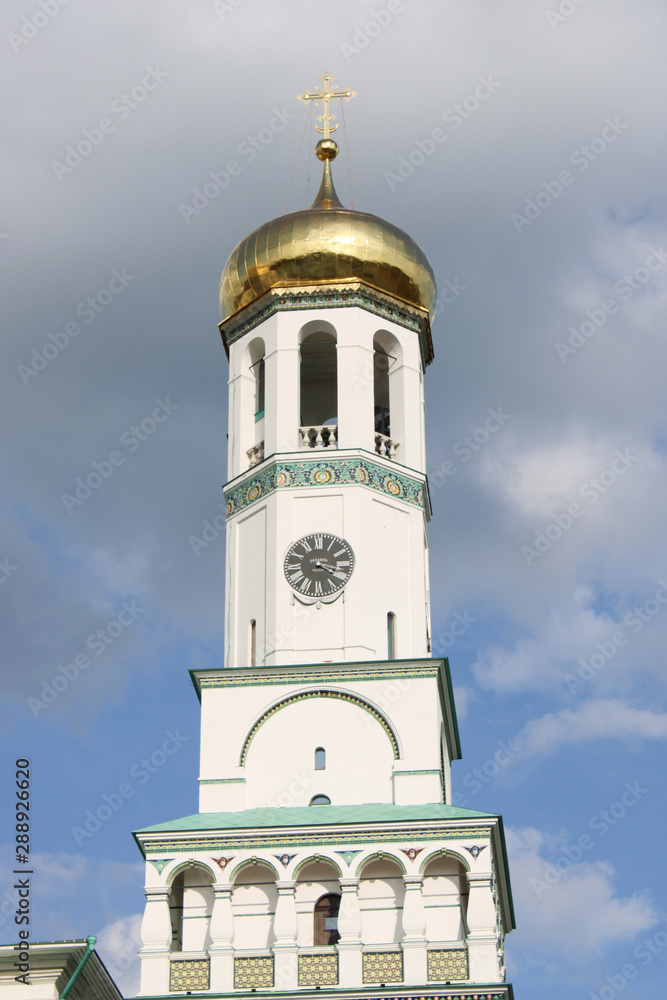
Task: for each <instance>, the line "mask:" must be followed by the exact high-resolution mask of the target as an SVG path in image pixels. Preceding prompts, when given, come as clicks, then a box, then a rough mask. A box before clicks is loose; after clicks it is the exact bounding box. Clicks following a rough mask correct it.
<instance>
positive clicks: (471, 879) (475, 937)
mask: <svg viewBox="0 0 667 1000" xmlns="http://www.w3.org/2000/svg"><path fill="white" fill-rule="evenodd" d="M467 874H468V892H469V896H468V917H467V923H468V957H469V961H470V979H471V980H472V982H474V983H493V982H498V981H500V978H501V976H500V963H499V960H498V921H497V917H496V907H495V902H494V898H493V885H492V881H491V875H490V874H480V875H473V874H471V873H470V872H468V873H467Z"/></svg>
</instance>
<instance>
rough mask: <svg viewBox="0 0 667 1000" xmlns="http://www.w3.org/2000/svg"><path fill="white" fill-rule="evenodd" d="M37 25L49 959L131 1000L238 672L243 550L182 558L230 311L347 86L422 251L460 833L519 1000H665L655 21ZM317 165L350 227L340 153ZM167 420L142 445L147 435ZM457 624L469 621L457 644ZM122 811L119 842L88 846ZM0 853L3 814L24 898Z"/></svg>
mask: <svg viewBox="0 0 667 1000" xmlns="http://www.w3.org/2000/svg"><path fill="white" fill-rule="evenodd" d="M394 7H395V5H394ZM39 10H40V8H39V7H38V5H35V6H34V8H33V7H30V8H28V7H26V5H25V4H19V3H16V2H13V3H7V4H5V5H4V7H3V11H2V14H1V15H0V17H1V20H2V30H1V31H0V34H1V35H2V37H3V39H4V41H3V44H4V45H5V58H4V59H3V62H2V68H1V69H0V73H1V74H2V78H3V83H4V85H5V86H4V90H5V92H7V93H10V94H11V100H10V101H8V102H5V105H4V107H3V109H2V111H1V112H0V114H1V115H2V129H1V130H0V136H1V139H0V141H1V142H2V146H3V153H4V157H3V160H4V164H5V169H4V185H3V190H4V195H3V206H2V212H1V214H0V255H1V257H2V268H3V272H4V278H5V282H4V288H5V291H4V292H3V311H4V313H5V316H4V324H3V329H4V331H5V336H4V362H5V363H4V365H3V368H2V374H1V375H0V378H1V379H2V383H1V385H2V391H1V392H0V407H2V411H3V417H4V427H5V434H4V436H3V437H4V440H3V451H2V462H3V474H4V481H5V483H6V484H7V486H6V490H5V491H4V492H3V497H2V499H0V519H1V524H2V533H1V535H0V537H1V539H2V541H1V546H2V549H1V550H0V616H1V620H2V630H3V653H4V656H3V681H4V695H5V696H4V699H3V703H2V709H1V711H2V716H1V718H2V723H3V726H2V733H3V736H2V761H3V768H2V774H3V779H2V781H3V786H2V787H3V794H4V795H5V797H6V798H7V799H8V800H10V798H11V792H12V787H13V786H12V780H13V777H12V776H13V762H14V760H16V759H17V758H18V757H23V756H29V757H30V758H31V760H32V771H33V792H34V798H33V801H34V831H33V833H34V849H35V851H36V854H37V858H36V861H35V865H36V871H37V876H36V880H35V911H34V912H35V924H34V928H33V930H34V934H35V937H38V938H43V939H44V938H46V939H48V938H62V937H80V936H85V935H87V934H91V933H94V934H99V936H100V950H101V954H102V957H103V958H105V959H106V961H107V963H108V965H109V966H110V968H111V969H112V971H113V972H114V974H115V975H116V976H117V978H118V981H119V982H120V983H121V985H122V986H123V987H124V988H125V989H126V990H127V991H128V995H129V994H130V992H131V990H132V989H134V988H136V963H134V962H133V958H132V955H133V952H134V950H135V943H136V935H137V929H138V923H139V920H140V914H141V912H142V907H143V892H142V883H143V875H142V866H141V864H140V856H139V853H138V851H137V849H136V846H135V844H134V842H133V840H132V837H131V835H130V831H131V830H132V829H136V828H137V827H140V826H146V825H148V824H150V823H157V822H161V821H164V820H167V819H170V818H174V817H175V816H176V815H186V814H188V813H189V812H193V811H195V809H196V778H197V768H198V747H197V742H198V703H197V699H196V697H195V694H194V691H193V690H192V688H191V685H190V681H189V677H188V673H187V671H188V669H189V668H192V667H205V666H220V665H221V664H222V649H223V644H222V626H223V609H224V593H223V565H224V541H223V539H222V537H220V538H218V539H217V540H215V541H213V542H212V543H211V544H210V545H209V547H208V548H206V549H205V550H201V551H200V552H199V553H198V554H197V555H195V553H194V552H193V550H192V547H191V545H190V544H189V541H188V539H189V538H190V536H192V535H194V534H198V533H199V532H200V531H201V526H202V524H203V522H204V521H207V520H212V519H213V518H214V517H215V516H216V514H217V513H218V512H219V504H220V502H221V500H222V496H221V491H220V486H221V484H222V483H223V481H224V479H225V468H226V466H225V431H226V391H227V389H226V379H227V363H226V360H225V357H224V352H223V349H222V346H221V344H220V341H219V335H218V332H217V329H216V324H217V321H218V316H217V313H216V301H217V286H218V281H219V277H220V272H221V271H222V268H223V265H224V263H225V260H226V258H227V256H228V254H229V253H230V251H231V250H232V249H233V248H234V246H235V245H236V243H237V242H238V241H239V240H240V239H241V238H242V237H243V236H244V235H246V234H247V233H248V232H250V231H251V230H252V229H253V228H255V227H256V226H257V225H259V224H261V223H262V222H264V221H266V220H267V219H270V218H273V217H275V216H277V215H279V214H280V212H281V211H282V209H283V205H284V204H285V200H286V197H287V195H288V190H289V201H288V210H292V209H296V208H299V207H302V206H304V205H306V204H308V203H309V202H310V201H311V200H312V198H313V196H314V194H315V186H316V181H315V179H314V178H315V177H316V176H317V171H316V166H313V165H311V170H310V178H309V176H308V174H309V170H308V160H307V156H306V153H305V152H302V155H301V157H300V160H299V161H298V163H297V168H296V172H295V175H294V180H293V183H292V185H291V188H290V178H291V176H292V171H293V168H294V162H295V159H296V158H297V153H298V151H299V147H300V144H301V142H302V133H303V129H304V124H305V115H306V112H305V110H304V107H303V105H302V104H300V102H298V101H297V100H296V95H297V94H299V93H301V92H303V91H304V90H305V89H312V88H313V86H314V85H315V82H316V80H317V78H318V77H319V76H320V75H321V74H322V73H323V72H324V70H325V69H327V68H328V69H329V70H330V71H331V72H332V73H333V74H334V75H335V76H336V77H337V82H338V83H339V84H340V85H341V86H343V87H345V86H349V87H351V88H352V89H354V90H356V91H357V92H358V95H359V96H358V97H357V98H355V99H354V100H353V101H352V102H350V103H349V104H347V105H346V106H345V113H346V124H347V133H348V137H349V143H350V149H351V158H352V167H353V170H354V178H355V183H356V191H357V196H358V201H359V206H360V208H362V209H363V210H365V211H368V212H372V213H374V214H376V215H380V216H382V217H383V218H386V219H388V220H390V221H391V222H393V223H395V224H396V225H398V226H400V227H402V228H403V229H405V230H406V231H407V232H409V233H410V234H411V235H412V236H413V237H414V238H415V239H416V240H417V241H418V242H419V244H420V245H421V246H422V247H423V249H424V250H425V251H426V253H427V255H428V257H429V259H430V260H431V263H432V265H433V268H434V271H435V274H436V277H437V280H438V285H439V293H440V296H441V298H440V301H439V307H438V313H437V316H436V319H435V322H434V324H433V337H434V344H435V353H436V360H435V363H434V365H433V366H431V367H430V368H429V369H428V371H427V375H426V392H427V424H428V462H427V464H428V470H429V477H430V488H431V497H432V502H433V509H434V518H433V521H432V523H431V526H430V542H431V572H432V591H433V634H434V637H435V639H436V651H437V652H439V653H442V654H447V655H448V656H449V657H450V662H451V669H452V675H453V679H454V684H455V687H456V694H457V706H458V711H459V721H460V727H461V736H462V746H463V754H464V757H463V760H462V761H461V762H460V763H458V764H457V765H455V768H454V785H455V791H456V794H457V796H459V799H458V801H459V802H461V804H463V803H462V799H465V804H466V805H468V806H469V807H470V808H473V809H482V810H485V811H498V812H501V813H502V814H503V815H504V819H505V824H506V828H507V832H508V845H509V850H510V859H511V872H512V883H513V889H514V896H515V903H516V912H517V924H518V928H517V930H516V931H515V932H514V933H513V934H512V935H511V936H510V937H509V938H508V942H507V947H508V976H509V978H510V979H511V980H512V981H513V983H514V986H515V991H516V995H517V998H521V997H522V996H528V995H531V994H535V993H536V992H537V993H538V995H539V996H540V997H541V998H544V1000H551V998H554V1000H555V998H556V997H558V998H560V997H561V996H562V993H563V991H564V990H567V991H568V993H569V994H571V995H572V996H581V997H582V1000H584V998H585V1000H590V997H591V996H593V997H600V996H601V997H602V998H603V1000H604V998H605V997H609V996H611V993H610V992H609V991H610V990H612V991H614V994H613V995H616V993H619V994H621V993H622V995H623V997H624V998H628V1000H644V998H648V997H651V998H653V997H654V996H655V994H656V989H657V987H658V985H659V984H661V983H662V982H664V979H665V970H666V968H667V947H666V946H665V943H667V938H666V937H665V935H664V930H665V927H666V925H667V910H666V909H665V906H664V898H665V873H664V866H662V865H660V864H659V863H656V859H659V858H660V855H661V849H660V848H661V844H662V841H663V839H664V835H663V822H662V821H663V818H664V815H665V807H664V792H663V785H664V781H663V774H664V745H665V739H667V710H666V708H665V657H664V649H665V641H666V639H667V603H665V600H667V586H666V585H665V583H664V581H665V580H667V561H666V559H665V531H664V493H665V484H666V480H667V467H666V463H665V447H664V442H665V440H666V433H667V428H666V426H665V411H664V371H665V361H666V358H665V354H666V350H667V349H666V346H665V343H666V342H665V336H664V330H665V328H666V322H665V321H666V320H667V250H666V246H667V239H666V232H665V222H666V219H665V214H666V199H665V189H664V162H665V139H664V128H663V123H664V120H665V111H666V107H665V101H666V98H665V94H666V93H667V87H666V86H665V83H666V81H665V62H664V51H665V43H666V41H667V18H666V13H665V9H664V5H663V4H661V3H659V2H658V0H636V2H634V3H633V4H632V6H630V5H629V4H627V3H622V2H621V0H604V2H602V0H587V2H585V3H579V4H576V3H571V4H570V3H567V2H558V0H534V2H531V3H529V4H528V3H525V2H522V0H505V2H504V3H503V4H502V5H501V4H493V3H488V2H482V0H465V2H464V0H448V2H447V3H442V2H441V0H438V2H436V0H411V2H408V0H404V2H403V3H402V4H401V5H400V10H396V11H395V13H394V14H392V17H391V18H390V19H389V20H388V21H387V19H386V18H381V17H379V15H378V16H375V15H377V12H378V11H380V10H384V6H383V5H382V4H381V3H369V2H366V0H359V2H344V3H339V4H336V5H326V6H325V5H321V4H313V3H309V2H306V0H292V2H289V3H288V2H286V0H273V2H271V3H268V2H267V0H236V2H231V0H230V2H229V3H224V2H218V3H217V4H216V3H212V2H207V0H202V2H201V3H196V4H193V3H185V0H163V2H161V3H159V4H158V3H149V4H145V5H142V6H141V7H140V8H137V5H136V4H132V5H131V4H129V3H127V2H125V0H121V2H118V3H116V4H114V5H112V6H109V7H108V8H107V7H106V6H105V7H100V6H98V5H84V4H71V5H70V4H68V5H65V6H63V7H62V8H59V9H58V10H57V12H56V13H55V14H53V15H49V16H48V17H47V18H46V20H45V19H44V17H41V16H40V17H37V18H36V19H35V18H34V15H35V12H38V11H39ZM25 18H27V19H28V21H27V22H26V21H25V20H24V19H25ZM31 18H32V20H31ZM378 18H379V20H378ZM380 21H384V22H385V23H383V24H380V23H379V22H380ZM136 88H140V89H139V90H137V89H136ZM133 92H134V94H135V97H134V98H132V93H133ZM125 95H129V97H127V98H126V96H125ZM138 98H140V99H138ZM277 113H279V115H278V118H276V114H277ZM272 122H273V125H272V124H271V123H272ZM103 123H104V124H103ZM279 126H282V127H279ZM341 131H342V130H341ZM252 136H257V137H261V138H258V139H257V140H256V141H255V142H253V141H251V139H250V137H252ZM443 137H444V138H443ZM82 140H86V141H87V142H88V143H89V146H90V150H89V151H88V147H87V146H86V145H85V144H84V146H83V147H81V148H82V149H83V150H85V151H86V152H85V155H83V156H81V157H80V162H77V156H76V155H73V154H71V153H68V147H71V146H74V147H76V146H77V144H79V143H80V142H81V141H82ZM311 146H312V139H311V137H308V136H306V138H305V139H304V140H303V150H306V149H309V148H310V147H311ZM230 161H235V162H236V163H237V164H239V170H237V171H230V170H229V164H230ZM334 173H335V179H336V184H337V188H338V193H339V196H340V197H341V199H342V200H343V202H344V203H345V204H347V205H349V204H350V189H349V185H348V182H347V176H346V175H347V170H346V168H345V164H344V162H343V159H342V158H341V159H339V161H338V162H337V164H336V165H335V170H334ZM211 174H213V175H214V177H215V176H217V178H218V180H217V181H215V182H214V181H212V178H211ZM207 184H209V185H212V186H209V187H208V188H205V187H204V186H205V185H207ZM204 190H207V191H208V195H206V194H203V195H200V196H197V191H200V192H203V191H204ZM192 209H195V211H192ZM90 300H92V304H91V301H90ZM45 348H46V350H45ZM156 407H157V408H161V409H160V414H161V415H162V414H165V415H166V416H165V419H164V420H163V421H161V422H159V423H156V424H155V430H154V432H152V433H150V434H147V435H144V436H143V438H144V439H143V440H142V439H141V438H139V437H138V436H137V435H136V434H135V432H133V431H132V428H133V427H135V426H137V425H141V423H142V421H146V420H149V419H150V418H151V415H152V414H153V412H154V411H155V409H156ZM492 414H495V416H494V417H493V419H492V420H491V422H489V420H490V418H491V416H492ZM490 427H492V428H493V429H492V430H489V428H490ZM112 456H115V457H113V458H112ZM100 470H102V471H100ZM93 471H97V472H98V474H99V476H100V483H99V486H97V487H95V489H92V490H90V495H88V496H86V495H84V494H83V493H81V491H80V496H79V497H77V496H76V489H77V481H78V480H79V479H85V478H86V477H87V476H88V475H89V474H90V473H91V472H93ZM72 497H74V498H75V500H74V501H73V500H72V499H71V498H72ZM68 498H69V499H68ZM75 501H76V502H75ZM3 560H4V562H3ZM457 615H458V616H459V619H458V620H459V621H460V620H461V618H465V620H466V622H467V623H468V625H469V627H467V629H466V631H465V633H464V634H463V635H462V636H460V637H458V638H456V639H455V641H452V639H453V637H452V635H451V634H450V626H451V623H452V622H453V621H454V620H455V618H456V616H457ZM473 619H474V620H473ZM99 633H102V636H101V637H100V634H99ZM438 643H439V645H438ZM77 657H78V658H79V659H78V661H77ZM84 662H85V666H83V665H82V664H83V663H84ZM77 663H78V664H79V666H77ZM61 668H64V672H63V670H61ZM68 671H69V677H68V676H67V675H68ZM56 676H60V677H61V678H63V677H65V679H66V680H67V683H66V684H65V683H64V681H63V680H61V681H59V682H58V686H59V687H60V688H61V690H60V691H58V692H55V693H56V694H57V697H55V698H54V699H52V701H51V702H50V703H48V704H47V703H46V702H45V700H44V693H45V692H47V697H48V690H50V688H51V685H52V681H53V679H54V677H56ZM44 685H47V687H44ZM31 699H32V700H31ZM40 703H42V704H41V707H40ZM169 734H171V736H169ZM168 738H171V739H172V740H173V739H174V738H175V743H174V742H172V743H171V744H170V746H174V745H176V746H177V749H176V751H175V752H173V753H172V754H170V755H166V754H163V755H162V756H164V757H165V760H164V762H163V763H161V764H160V766H158V767H154V768H153V773H149V772H148V771H147V770H146V768H145V766H144V765H143V764H142V760H143V759H146V758H149V759H150V758H151V755H155V754H157V755H158V756H157V759H158V760H160V759H161V757H160V754H159V751H160V748H161V747H162V745H163V744H164V741H165V740H166V739H168ZM499 751H503V752H502V753H501V755H500V758H499V757H498V754H499ZM499 759H501V760H502V765H499V764H498V760H499ZM121 786H122V787H123V788H124V789H125V794H124V795H123V794H121V793H120V792H119V789H120V788H121ZM105 796H106V798H105ZM119 798H120V803H119V801H118V800H119ZM107 801H111V802H113V803H115V804H116V805H117V808H115V809H114V811H113V815H112V816H111V817H110V818H109V819H108V821H106V822H105V823H104V824H102V825H101V828H100V829H99V830H98V831H96V832H95V833H94V834H93V835H92V836H90V837H85V838H81V837H80V836H77V834H76V832H73V828H76V827H81V825H82V823H83V821H84V820H85V817H86V813H87V810H92V811H95V810H96V809H97V807H98V806H99V805H100V804H101V803H103V802H107ZM605 817H607V818H605ZM11 834H12V831H11V829H10V828H9V826H8V825H7V820H5V821H4V823H3V826H2V834H1V836H0V865H2V869H3V882H4V883H5V884H6V885H10V884H11V883H10V881H9V870H10V867H11V864H10V862H11ZM639 862H641V864H640V863H639ZM5 876H6V877H5ZM4 891H5V890H4V889H3V892H4ZM3 900H4V901H5V902H6V898H5V897H3ZM5 910H6V907H5V908H4V909H3V908H2V907H0V919H2V920H3V921H4V922H3V923H2V931H3V933H2V935H1V936H2V938H3V940H11V925H10V924H9V923H8V921H7V918H6V913H5ZM645 942H648V944H645ZM663 942H665V943H663ZM647 956H648V957H647ZM624 967H628V968H631V969H632V970H634V973H633V974H632V975H627V977H626V979H627V981H623V982H622V981H621V980H622V979H623V977H625V976H626V974H625V973H623V971H622V970H623V968H624ZM626 972H627V968H626Z"/></svg>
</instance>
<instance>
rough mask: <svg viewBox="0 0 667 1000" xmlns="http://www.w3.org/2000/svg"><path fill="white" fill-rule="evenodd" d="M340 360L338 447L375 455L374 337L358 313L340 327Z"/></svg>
mask: <svg viewBox="0 0 667 1000" xmlns="http://www.w3.org/2000/svg"><path fill="white" fill-rule="evenodd" d="M362 343H363V345H364V346H361V344H362ZM337 356H338V447H339V448H364V449H365V450H366V451H370V452H374V451H375V416H374V368H373V333H372V328H370V327H369V326H366V328H365V329H364V328H363V327H362V325H361V324H360V323H359V322H358V316H357V315H356V310H352V315H351V316H350V319H348V320H347V322H346V323H341V324H340V328H339V330H338V344H337Z"/></svg>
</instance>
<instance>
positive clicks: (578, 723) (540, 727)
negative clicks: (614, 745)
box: [516, 699, 667, 760]
mask: <svg viewBox="0 0 667 1000" xmlns="http://www.w3.org/2000/svg"><path fill="white" fill-rule="evenodd" d="M516 739H517V741H518V742H519V743H521V745H522V746H523V748H524V753H523V755H522V759H524V760H525V759H528V758H530V757H540V756H547V755H550V754H553V753H555V752H556V751H557V750H558V749H560V747H563V746H574V745H577V744H580V743H585V742H588V741H590V740H596V739H608V740H614V739H615V740H664V739H667V712H651V711H649V710H648V709H641V708H633V707H632V706H631V705H627V704H626V703H625V702H623V701H621V700H619V699H615V700H607V701H586V702H584V703H583V704H582V705H578V706H577V707H576V708H574V709H572V708H564V709H562V710H561V711H559V712H549V713H547V714H546V715H543V716H542V717H541V718H540V719H533V720H531V721H530V722H529V723H528V724H527V725H525V726H524V727H523V729H522V730H520V732H519V733H518V734H517V737H516Z"/></svg>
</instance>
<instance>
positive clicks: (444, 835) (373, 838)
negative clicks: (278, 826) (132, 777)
mask: <svg viewBox="0 0 667 1000" xmlns="http://www.w3.org/2000/svg"><path fill="white" fill-rule="evenodd" d="M414 835H415V834H414V831H410V832H406V831H405V830H402V831H401V830H399V831H397V832H396V833H390V832H388V831H385V830H383V831H382V836H381V837H379V836H378V834H377V833H368V834H366V833H360V834H359V833H358V834H356V835H355V838H354V839H355V845H356V844H391V843H396V842H398V843H400V842H401V841H402V842H403V843H405V841H406V840H408V839H409V838H411V837H414ZM480 836H487V837H490V836H491V830H490V829H484V828H482V829H480V828H476V829H467V828H466V829H454V830H448V829H447V828H446V827H445V826H441V827H439V828H437V829H433V830H423V831H421V830H420V831H419V838H420V840H426V841H429V840H435V841H438V840H443V841H444V840H467V839H470V838H472V837H480ZM340 840H341V838H340V835H338V836H329V835H327V834H324V835H323V834H321V833H320V834H314V835H313V836H312V837H308V836H305V837H304V836H290V835H289V834H283V833H282V832H281V836H280V839H277V838H276V836H275V834H274V835H273V836H270V837H266V838H265V839H263V840H260V839H252V840H251V839H248V840H242V839H240V838H238V837H234V836H232V835H231V832H230V835H228V836H227V837H220V836H215V834H214V835H213V836H211V835H210V831H207V832H206V833H202V834H201V835H200V837H199V838H198V839H196V840H180V839H178V840H177V839H176V838H169V839H165V840H157V841H153V842H148V843H146V845H145V850H146V853H147V854H150V853H153V851H155V853H156V854H157V853H160V854H161V853H163V852H164V851H172V852H174V853H176V852H189V853H195V852H206V853H210V852H212V851H225V850H228V851H261V850H270V849H271V848H274V847H284V848H292V847H296V848H299V849H302V850H308V849H311V848H317V847H329V846H333V845H335V846H338V845H340ZM149 860H150V859H149Z"/></svg>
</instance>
